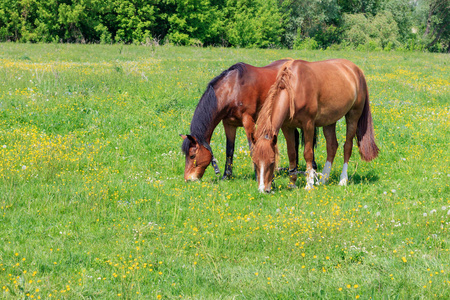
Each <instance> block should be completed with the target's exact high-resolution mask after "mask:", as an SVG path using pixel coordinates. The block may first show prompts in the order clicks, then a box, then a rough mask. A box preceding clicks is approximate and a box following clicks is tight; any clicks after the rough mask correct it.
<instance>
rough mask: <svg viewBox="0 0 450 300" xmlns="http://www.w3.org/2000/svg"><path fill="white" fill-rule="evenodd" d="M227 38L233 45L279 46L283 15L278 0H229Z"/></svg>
mask: <svg viewBox="0 0 450 300" xmlns="http://www.w3.org/2000/svg"><path fill="white" fill-rule="evenodd" d="M227 8H228V11H227V16H228V18H227V22H226V24H227V25H226V35H227V40H228V42H229V43H230V45H232V46H239V47H246V48H253V47H260V48H267V47H269V46H279V45H280V40H281V39H280V36H281V34H282V32H283V28H282V16H281V14H280V12H279V11H278V8H277V1H276V0H227Z"/></svg>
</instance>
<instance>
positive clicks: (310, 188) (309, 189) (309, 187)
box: [305, 184, 314, 191]
mask: <svg viewBox="0 0 450 300" xmlns="http://www.w3.org/2000/svg"><path fill="white" fill-rule="evenodd" d="M313 189H314V185H312V184H307V185H306V186H305V190H307V191H311V190H313Z"/></svg>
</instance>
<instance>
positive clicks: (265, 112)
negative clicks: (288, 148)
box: [255, 59, 295, 140]
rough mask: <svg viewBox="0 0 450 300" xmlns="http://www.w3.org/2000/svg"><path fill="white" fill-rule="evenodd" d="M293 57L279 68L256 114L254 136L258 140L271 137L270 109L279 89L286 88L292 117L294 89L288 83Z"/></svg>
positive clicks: (293, 111) (291, 116)
mask: <svg viewBox="0 0 450 300" xmlns="http://www.w3.org/2000/svg"><path fill="white" fill-rule="evenodd" d="M293 62H294V60H293V59H290V60H288V61H286V62H285V63H284V64H283V65H282V66H281V68H280V70H279V71H278V74H277V80H276V81H275V83H274V84H273V85H272V86H271V87H270V90H269V93H268V95H267V98H266V101H265V102H264V104H263V106H262V108H261V111H260V112H259V115H258V120H257V121H256V132H255V137H256V140H258V139H259V138H261V137H263V136H264V137H265V138H272V137H273V134H274V132H273V128H272V109H273V104H274V103H273V102H274V99H275V96H276V95H277V94H278V92H279V91H280V90H283V89H286V90H287V92H288V96H289V110H290V118H291V119H292V118H293V117H294V113H295V107H294V90H293V88H292V85H291V83H290V79H291V77H292V71H291V69H290V67H291V65H292V63H293Z"/></svg>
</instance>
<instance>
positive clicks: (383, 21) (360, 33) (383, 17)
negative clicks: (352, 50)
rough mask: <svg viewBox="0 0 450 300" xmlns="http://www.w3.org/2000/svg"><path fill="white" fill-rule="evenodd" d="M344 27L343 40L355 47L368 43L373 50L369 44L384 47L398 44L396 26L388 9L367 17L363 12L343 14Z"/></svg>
mask: <svg viewBox="0 0 450 300" xmlns="http://www.w3.org/2000/svg"><path fill="white" fill-rule="evenodd" d="M344 28H345V31H344V40H345V41H346V42H348V43H350V44H352V45H354V46H356V47H358V46H359V45H363V44H368V45H369V50H375V48H374V47H373V46H371V45H374V46H378V47H380V48H381V49H384V48H385V47H386V46H388V45H389V47H390V48H392V46H394V45H398V44H399V42H398V35H399V34H398V26H397V23H396V22H395V20H394V18H393V16H392V13H391V12H389V11H383V12H380V13H378V14H377V15H376V16H374V17H369V18H367V17H366V16H365V15H364V14H355V15H344Z"/></svg>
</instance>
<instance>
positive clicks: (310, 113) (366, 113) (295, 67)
mask: <svg viewBox="0 0 450 300" xmlns="http://www.w3.org/2000/svg"><path fill="white" fill-rule="evenodd" d="M344 116H345V120H346V123H347V134H346V141H345V144H344V166H343V168H342V173H341V177H340V182H339V184H340V185H346V184H347V181H348V175H347V166H348V161H349V159H350V156H351V154H352V147H353V138H354V137H355V135H356V137H357V143H358V147H359V152H360V154H361V158H362V159H363V160H365V161H370V160H372V159H374V158H375V157H377V155H378V151H379V150H378V147H377V146H376V144H375V141H374V134H373V124H372V115H371V113H370V107H369V93H368V88H367V84H366V80H365V78H364V74H363V72H362V71H361V70H360V69H359V68H358V67H357V66H356V65H355V64H353V63H352V62H350V61H348V60H344V59H331V60H326V61H318V62H306V61H302V60H296V61H293V60H291V61H287V62H285V63H284V64H283V66H282V67H281V68H280V72H279V74H278V76H277V81H276V82H275V84H274V85H273V86H272V88H271V90H270V92H269V95H268V98H267V100H266V101H265V103H264V106H263V107H262V109H261V112H260V114H259V117H258V120H257V123H256V128H257V129H256V130H257V131H256V134H255V137H256V141H254V142H255V145H254V147H253V163H254V166H255V169H256V174H257V180H258V182H259V190H260V191H261V192H262V191H265V192H270V189H271V183H272V179H273V173H274V169H275V166H276V160H277V153H278V149H277V135H278V132H279V130H280V128H281V129H282V130H283V133H284V135H285V137H286V139H292V137H293V132H294V131H295V130H296V128H301V129H302V130H303V133H304V140H305V149H304V157H305V161H306V187H305V188H306V189H311V188H313V185H314V178H315V176H317V174H316V173H315V171H314V169H313V167H312V161H313V137H314V131H315V128H316V127H323V133H324V135H325V139H326V143H327V161H326V163H325V166H324V169H323V172H322V179H321V183H326V181H327V180H328V178H329V176H330V171H331V165H332V163H333V160H334V157H335V155H336V150H337V147H338V142H337V139H336V122H337V121H338V120H339V119H341V118H342V117H344ZM287 145H288V156H289V165H290V167H291V168H292V167H294V166H295V164H296V162H297V157H296V156H297V152H296V151H294V149H293V148H292V145H293V143H292V142H290V143H289V142H288V143H287ZM290 179H291V183H290V184H291V185H295V182H296V180H297V175H295V174H292V175H291V178H290Z"/></svg>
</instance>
